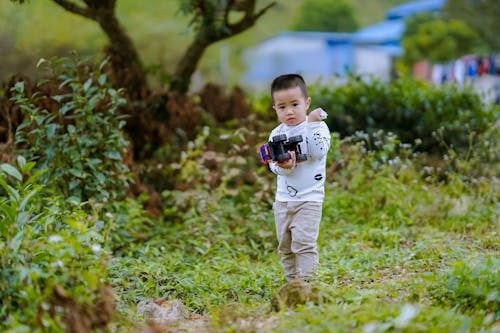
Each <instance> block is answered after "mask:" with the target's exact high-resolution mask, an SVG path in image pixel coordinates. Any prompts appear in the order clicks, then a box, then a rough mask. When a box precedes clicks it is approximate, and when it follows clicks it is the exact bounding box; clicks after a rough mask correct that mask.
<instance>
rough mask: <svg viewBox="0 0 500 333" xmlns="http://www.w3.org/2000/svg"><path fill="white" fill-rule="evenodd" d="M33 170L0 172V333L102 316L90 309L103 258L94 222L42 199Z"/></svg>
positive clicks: (21, 165)
mask: <svg viewBox="0 0 500 333" xmlns="http://www.w3.org/2000/svg"><path fill="white" fill-rule="evenodd" d="M34 167H35V164H34V163H33V162H26V160H25V159H24V158H23V157H18V159H17V166H14V165H10V164H2V165H1V166H0V188H1V190H0V211H2V214H1V215H0V330H1V331H9V330H11V331H12V332H13V331H15V332H28V331H29V332H32V331H34V330H35V329H41V328H42V327H43V328H44V329H45V330H47V331H51V332H54V331H62V329H61V327H62V321H64V320H67V319H68V316H70V315H74V316H75V318H76V317H78V320H79V319H81V318H83V317H84V316H86V315H90V314H92V313H94V314H95V313H97V312H104V311H103V309H102V308H99V309H97V308H96V306H97V304H98V303H101V304H103V301H104V299H103V295H102V290H103V289H104V288H105V272H106V262H107V254H106V252H105V251H103V250H102V244H103V241H104V238H103V236H102V235H101V234H100V233H99V232H97V230H96V229H97V228H96V227H95V226H94V224H96V221H95V220H94V219H93V218H92V216H88V215H87V214H85V213H84V212H82V211H81V210H78V209H75V210H71V211H68V210H67V209H64V208H63V205H61V204H60V201H58V200H57V198H56V197H53V196H47V193H46V192H45V191H44V186H42V185H41V184H40V181H41V178H43V175H42V172H40V171H38V172H37V171H35V168H34ZM109 301H110V300H109V299H108V300H107V302H109ZM71 311H73V312H76V313H72V314H70V312H71ZM108 315H110V313H108ZM108 319H109V318H108ZM78 320H77V319H75V321H78ZM89 322H92V321H89ZM66 323H67V324H68V325H72V324H74V323H70V322H66ZM96 327H97V326H96Z"/></svg>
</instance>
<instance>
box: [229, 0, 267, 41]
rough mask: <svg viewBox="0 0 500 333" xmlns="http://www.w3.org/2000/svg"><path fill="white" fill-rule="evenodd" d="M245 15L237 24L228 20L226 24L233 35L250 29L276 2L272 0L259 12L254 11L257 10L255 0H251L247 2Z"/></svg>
mask: <svg viewBox="0 0 500 333" xmlns="http://www.w3.org/2000/svg"><path fill="white" fill-rule="evenodd" d="M245 5H246V6H245V7H244V8H245V16H244V17H243V18H242V19H241V20H240V21H239V22H237V23H235V24H230V23H229V22H227V21H226V25H227V27H228V28H229V30H231V36H234V35H236V34H239V33H240V32H242V31H244V30H246V29H248V28H249V27H251V26H252V25H254V23H255V22H256V21H257V20H258V19H259V17H261V16H262V15H264V14H265V13H266V12H267V11H268V10H269V9H270V8H271V7H273V6H274V5H276V2H274V1H273V2H271V3H270V4H269V5H267V6H266V7H264V8H262V9H261V10H260V11H259V12H257V13H254V10H255V0H250V2H246V3H245Z"/></svg>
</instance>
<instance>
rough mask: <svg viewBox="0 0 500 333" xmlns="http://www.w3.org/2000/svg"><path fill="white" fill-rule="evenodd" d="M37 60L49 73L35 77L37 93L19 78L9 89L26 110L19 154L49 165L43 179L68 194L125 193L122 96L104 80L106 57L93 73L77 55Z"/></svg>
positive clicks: (105, 196)
mask: <svg viewBox="0 0 500 333" xmlns="http://www.w3.org/2000/svg"><path fill="white" fill-rule="evenodd" d="M41 64H44V65H46V66H47V68H48V69H49V71H50V75H51V77H50V78H49V79H48V80H42V81H40V82H39V84H38V85H39V88H40V90H39V91H38V92H37V93H35V94H33V95H32V96H28V95H27V94H26V92H25V90H24V83H23V82H18V83H17V84H16V85H15V86H14V88H13V89H14V91H15V93H16V94H15V96H14V98H13V99H14V100H15V102H16V103H18V104H19V105H20V107H21V110H22V111H23V113H24V115H25V121H24V123H23V124H22V125H21V126H19V127H18V128H17V132H16V140H17V143H18V144H19V145H23V148H24V149H22V154H23V155H25V156H26V157H27V158H28V160H34V161H36V162H37V165H38V168H40V169H43V168H48V172H47V173H45V175H44V177H45V182H46V183H47V184H50V185H52V186H54V187H55V188H56V192H58V193H62V194H63V195H64V197H66V198H71V199H72V200H76V201H77V202H81V201H87V200H89V199H92V200H94V201H96V202H103V201H112V200H114V199H117V198H118V197H123V195H124V190H125V188H126V186H127V184H128V181H129V175H128V168H127V167H126V166H125V164H124V163H123V161H122V158H123V155H124V154H125V153H126V149H127V145H128V143H127V141H126V140H125V139H124V137H123V133H122V131H121V129H122V128H123V126H124V125H125V121H124V118H123V116H121V115H119V114H118V108H119V107H120V106H122V105H123V104H124V103H125V99H123V98H122V97H120V91H119V90H118V91H117V90H115V89H114V88H112V87H111V86H110V84H109V83H108V82H107V76H106V74H103V72H102V69H103V66H105V64H106V62H103V63H101V65H100V67H99V68H98V69H97V70H95V71H93V72H89V69H88V68H87V67H86V66H84V65H83V64H82V63H80V62H79V60H78V59H66V58H61V59H58V58H54V59H52V60H50V61H45V62H41ZM44 89H45V90H44ZM44 91H45V92H44ZM54 103H55V106H53V105H54ZM50 106H52V107H50ZM54 109H55V110H54Z"/></svg>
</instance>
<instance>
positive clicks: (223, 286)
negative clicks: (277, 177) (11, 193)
mask: <svg viewBox="0 0 500 333" xmlns="http://www.w3.org/2000/svg"><path fill="white" fill-rule="evenodd" d="M356 151H357V150H356V149H355V148H353V149H352V150H351V152H350V153H349V157H350V161H351V162H349V163H350V164H349V165H350V167H347V168H345V170H344V171H345V172H344V175H343V176H341V175H340V174H337V175H336V176H335V177H331V179H330V181H329V182H328V183H327V185H326V192H327V195H326V198H325V203H324V217H323V220H322V225H321V233H320V238H319V249H320V261H321V267H320V270H319V276H318V278H317V280H316V281H315V282H314V283H317V284H318V285H320V286H322V287H323V288H325V289H326V290H328V291H329V293H330V294H331V297H329V298H328V299H327V301H326V302H324V303H322V304H320V305H313V304H308V305H304V306H301V307H299V308H298V309H296V311H283V312H279V313H273V312H271V311H270V298H271V297H272V295H273V294H274V292H276V291H277V289H278V288H280V287H281V286H282V285H283V284H284V283H285V281H284V279H283V276H282V269H281V265H280V259H279V256H278V255H277V251H276V249H275V248H276V241H275V235H274V225H273V218H272V215H271V212H270V207H269V204H268V203H267V202H259V201H258V200H257V199H255V198H254V197H253V196H250V197H248V198H247V199H246V200H247V201H244V200H243V201H239V200H237V199H235V197H232V196H228V195H227V193H226V192H225V191H224V190H222V189H220V188H219V189H216V190H213V191H210V190H208V189H207V190H203V189H198V190H193V191H191V192H190V194H189V193H186V192H182V193H181V192H175V191H173V192H168V193H165V194H164V199H165V202H168V203H170V204H172V205H175V198H177V199H181V198H182V200H186V197H191V198H195V200H192V201H189V203H188V204H187V205H188V207H189V208H188V209H187V210H186V209H183V212H177V214H179V215H178V216H177V217H180V216H182V218H180V219H177V220H178V221H183V222H180V223H179V222H177V223H174V224H172V223H171V222H169V221H168V219H167V220H160V221H157V222H156V223H155V227H154V231H153V232H152V234H154V237H153V238H151V239H150V240H149V241H147V242H144V243H141V244H135V245H134V244H132V245H131V246H130V248H129V252H127V253H125V254H124V255H123V256H118V257H116V258H115V259H114V262H113V265H112V268H111V281H112V283H113V285H114V288H115V291H116V293H117V296H118V300H119V309H121V310H120V311H122V313H124V314H127V313H128V314H133V312H134V306H135V304H136V303H137V302H138V300H140V299H142V298H160V299H180V300H182V301H183V302H184V303H185V304H186V305H187V306H188V308H189V309H190V311H192V312H193V313H198V314H201V315H202V316H203V318H209V323H208V324H205V329H206V330H207V331H209V332H304V331H307V332H480V331H484V332H497V331H498V329H499V325H500V312H499V304H500V295H498V288H499V286H500V275H499V274H498V272H499V270H500V262H499V261H498V259H496V258H498V255H499V250H500V241H499V238H498V231H499V223H498V219H497V215H498V214H497V213H498V196H496V197H495V195H494V196H493V198H492V197H491V191H493V193H495V192H496V191H497V190H498V184H492V183H490V180H487V179H483V180H479V181H478V183H476V185H474V186H470V184H468V185H467V184H465V183H464V182H465V181H466V180H464V178H463V177H462V176H460V175H458V174H451V175H450V180H449V182H447V183H436V182H429V181H426V180H424V179H422V178H421V177H419V174H418V171H417V170H415V169H413V164H412V163H408V162H407V163H408V164H407V168H406V169H402V170H405V172H399V173H395V172H393V167H392V166H390V165H389V164H387V165H384V164H383V165H380V166H378V167H375V168H373V167H371V166H370V165H372V166H373V165H374V164H373V163H362V162H369V161H370V159H371V158H374V156H375V155H368V156H365V158H363V159H361V160H357V158H358V157H359V156H358V157H356V156H357V155H356V154H357V153H356ZM358 153H359V151H358ZM351 154H352V155H351ZM332 155H335V154H333V153H332ZM193 177H195V175H193ZM344 177H345V179H347V180H348V185H347V187H344V186H340V185H339V183H338V182H337V181H340V180H341V178H344ZM270 179H271V180H272V178H270ZM243 192H245V191H243ZM196 198H198V199H199V198H205V199H201V200H198V199H196ZM208 198H210V199H208ZM460 198H466V199H461V200H460ZM167 205H168V204H167ZM181 331H182V330H180V329H179V332H181Z"/></svg>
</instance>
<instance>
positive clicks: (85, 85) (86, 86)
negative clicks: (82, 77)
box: [83, 78, 92, 91]
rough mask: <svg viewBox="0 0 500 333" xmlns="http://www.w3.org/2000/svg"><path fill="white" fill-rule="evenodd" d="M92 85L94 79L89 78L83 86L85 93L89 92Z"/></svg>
mask: <svg viewBox="0 0 500 333" xmlns="http://www.w3.org/2000/svg"><path fill="white" fill-rule="evenodd" d="M91 85H92V78H89V79H88V80H87V81H85V83H84V84H83V90H84V91H87V90H88V89H89V88H90V86H91Z"/></svg>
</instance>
